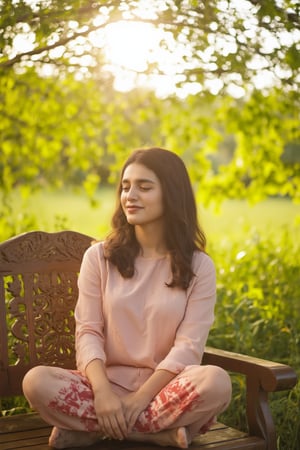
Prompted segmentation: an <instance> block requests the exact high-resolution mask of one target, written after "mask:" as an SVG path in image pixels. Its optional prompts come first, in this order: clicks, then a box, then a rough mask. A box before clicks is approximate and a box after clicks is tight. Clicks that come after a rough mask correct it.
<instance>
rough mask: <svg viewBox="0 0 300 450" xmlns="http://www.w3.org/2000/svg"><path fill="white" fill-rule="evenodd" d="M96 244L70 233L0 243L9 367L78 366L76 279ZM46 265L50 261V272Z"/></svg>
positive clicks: (1, 306) (0, 306)
mask: <svg viewBox="0 0 300 450" xmlns="http://www.w3.org/2000/svg"><path fill="white" fill-rule="evenodd" d="M91 240H92V239H91V238H90V237H88V236H85V235H82V234H79V233H75V232H70V231H68V232H60V233H51V234H50V233H43V232H32V233H27V234H24V235H21V236H18V237H16V238H13V239H10V240H9V241H6V242H5V243H3V244H0V276H1V277H2V283H1V284H2V294H1V297H2V298H0V316H1V315H2V316H5V317H6V327H7V330H6V331H7V333H6V335H7V340H8V348H7V349H6V352H8V353H7V354H6V357H4V354H3V355H0V356H1V359H3V360H4V361H5V360H6V361H8V363H9V365H10V366H12V365H13V366H15V367H27V368H29V367H32V366H34V365H37V364H47V365H59V366H61V367H70V366H71V365H73V367H74V360H75V351H74V329H75V324H74V307H75V304H76V301H77V295H78V288H77V275H78V271H79V268H80V264H81V260H82V256H83V253H84V252H85V250H86V249H87V248H88V247H89V246H90V244H91ZM41 262H47V263H48V262H51V270H50V269H48V264H46V265H45V264H41ZM63 262H66V265H65V266H64V265H63V264H62V263H63ZM70 262H72V270H69V268H68V267H69V266H68V264H69V263H70ZM29 263H30V270H28V265H29ZM8 264H11V265H12V266H11V267H13V269H12V270H11V271H10V272H9V273H8V272H5V265H6V266H7V265H8ZM73 267H74V269H73ZM1 311H2V313H1ZM0 337H1V336H0ZM3 348H4V346H3ZM0 349H1V342H0ZM2 353H4V350H2ZM4 365H5V364H4Z"/></svg>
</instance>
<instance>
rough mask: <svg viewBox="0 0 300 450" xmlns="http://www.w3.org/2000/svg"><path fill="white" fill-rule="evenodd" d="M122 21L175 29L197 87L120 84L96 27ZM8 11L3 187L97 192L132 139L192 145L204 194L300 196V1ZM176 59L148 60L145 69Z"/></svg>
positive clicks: (4, 4) (49, 5)
mask: <svg viewBox="0 0 300 450" xmlns="http://www.w3.org/2000/svg"><path fill="white" fill-rule="evenodd" d="M121 20H126V21H129V22H130V21H133V22H137V21H138V22H143V23H145V24H146V23H147V24H149V25H151V26H152V27H155V28H157V29H158V30H164V31H165V33H164V34H161V42H160V45H161V47H162V48H163V49H165V51H169V52H170V53H171V54H172V53H173V55H178V56H176V58H177V60H176V63H174V65H173V68H172V70H173V71H174V73H176V75H177V78H176V80H177V84H178V87H181V88H183V87H187V88H190V90H194V91H193V92H194V94H190V95H189V96H188V97H185V98H184V99H182V98H178V97H177V96H176V95H174V96H168V98H165V99H159V98H157V97H156V96H155V95H154V94H153V93H152V92H149V91H147V90H145V89H144V90H142V91H141V90H139V91H133V92H129V93H118V92H115V91H114V90H113V77H112V74H111V73H110V71H109V66H108V61H107V58H106V56H105V53H104V51H103V48H102V47H103V40H102V37H101V36H102V35H101V34H99V33H101V31H103V30H105V27H107V26H108V25H109V24H112V23H114V22H119V21H121ZM0 23H1V26H0V98H1V102H0V118H1V120H0V131H1V134H0V145H1V147H0V148H1V154H2V157H1V160H0V177H1V187H2V189H3V191H5V192H10V191H11V190H12V189H13V188H14V187H15V186H16V185H20V186H21V187H22V188H23V190H24V191H26V190H27V189H28V187H30V188H32V187H33V186H35V185H41V184H42V183H43V182H50V183H52V184H55V183H61V182H62V180H63V181H77V182H78V181H79V182H82V183H84V184H85V186H86V189H87V191H88V192H89V193H90V194H92V192H93V189H94V188H95V187H96V185H97V184H98V182H99V180H100V179H101V177H102V179H103V177H106V176H107V168H108V169H109V170H110V172H111V176H113V174H114V170H115V169H117V168H118V167H119V164H120V162H121V161H123V158H124V155H127V153H128V150H129V149H130V148H132V147H137V146H141V145H152V144H155V145H164V146H166V147H168V148H171V149H172V150H174V151H176V152H178V153H180V154H182V156H183V157H184V158H185V160H186V161H187V163H188V165H189V167H190V170H191V174H192V176H193V178H194V180H195V182H200V186H201V189H199V192H200V193H201V195H202V197H203V199H204V200H206V201H207V202H209V201H211V200H212V199H214V200H222V199H223V198H225V197H236V196H242V197H247V198H250V199H252V200H254V201H256V200H259V199H261V198H262V197H263V196H266V195H278V194H280V195H289V196H291V197H292V198H294V199H295V200H297V199H298V200H299V199H300V193H299V186H300V156H299V153H300V152H299V142H300V131H299V106H300V105H299V103H300V102H299V79H300V77H299V65H300V56H299V55H300V52H299V50H300V49H299V41H300V39H299V38H300V30H299V28H300V26H299V24H300V19H299V3H298V2H297V1H296V0H295V1H288V0H281V1H279V0H265V1H263V2H259V1H256V0H241V1H233V0H228V1H225V0H213V1H210V2H205V1H199V0H196V1H195V0H165V1H160V0H151V1H144V0H129V1H115V0H111V1H92V0H44V1H38V0H31V1H29V0H2V1H1V0H0ZM145 26H146V25H145ZM141 39H143V36H141ZM120 40H122V36H120ZM20 43H22V45H20ZM128 51H129V52H130V49H128ZM166 70H170V69H169V68H166V67H165V66H164V64H163V63H162V62H161V61H160V62H156V61H153V60H151V59H150V60H149V61H148V65H147V68H145V70H144V71H143V72H145V73H146V74H148V75H149V76H153V75H155V76H162V77H163V76H164V75H165V71H166ZM140 75H143V74H140ZM178 92H180V91H178Z"/></svg>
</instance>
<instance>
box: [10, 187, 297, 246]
mask: <svg viewBox="0 0 300 450" xmlns="http://www.w3.org/2000/svg"><path fill="white" fill-rule="evenodd" d="M96 199H97V201H98V204H97V205H96V206H94V207H93V206H92V205H91V204H90V202H89V200H88V199H87V197H86V195H85V194H84V192H83V191H77V192H75V191H72V190H69V189H67V190H60V191H45V192H44V191H43V192H38V193H35V194H33V195H31V196H30V198H29V199H27V200H26V202H25V203H24V202H22V200H21V198H20V196H19V195H18V194H17V193H16V195H15V199H14V205H15V210H16V211H18V214H24V213H34V214H35V215H36V216H37V217H38V223H37V226H38V228H39V229H41V230H45V231H57V230H59V229H61V228H68V229H73V230H76V231H80V232H82V233H87V234H90V235H92V236H94V237H96V238H102V237H103V236H105V234H106V233H107V231H108V230H109V226H110V219H111V215H112V212H113V210H114V207H115V191H114V189H109V188H103V189H100V190H99V191H98V192H97V195H96ZM199 214H200V221H201V224H202V226H203V227H204V230H205V232H206V234H207V236H208V239H209V240H213V241H215V240H218V241H220V240H228V239H233V238H234V240H237V239H239V238H242V239H245V236H247V234H253V233H254V232H255V231H257V232H259V233H263V234H265V233H267V234H268V235H273V234H274V235H276V234H277V233H278V232H279V231H280V230H282V229H283V228H287V229H288V231H289V233H293V234H294V235H295V239H296V240H297V241H298V242H300V232H299V227H300V205H295V204H293V203H292V202H291V201H289V200H285V199H269V200H266V201H264V202H261V203H258V204H256V205H254V206H250V205H249V204H248V203H247V202H246V201H238V200H230V201H226V202H224V204H223V205H222V206H221V207H220V211H219V212H218V213H216V212H214V211H212V210H210V209H204V208H202V207H201V206H199ZM296 224H297V225H296Z"/></svg>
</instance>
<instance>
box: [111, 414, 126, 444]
mask: <svg viewBox="0 0 300 450" xmlns="http://www.w3.org/2000/svg"><path fill="white" fill-rule="evenodd" d="M110 423H111V429H112V432H113V434H112V437H113V438H114V439H119V440H123V439H124V438H125V437H126V434H127V427H126V426H125V428H124V425H122V418H119V419H118V417H117V416H114V417H111V418H110ZM124 423H125V421H124Z"/></svg>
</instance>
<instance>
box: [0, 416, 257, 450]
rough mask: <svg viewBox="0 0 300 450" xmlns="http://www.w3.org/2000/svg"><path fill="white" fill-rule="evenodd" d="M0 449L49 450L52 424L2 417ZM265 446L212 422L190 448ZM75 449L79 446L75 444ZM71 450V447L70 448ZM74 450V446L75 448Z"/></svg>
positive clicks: (93, 449) (107, 444)
mask: <svg viewBox="0 0 300 450" xmlns="http://www.w3.org/2000/svg"><path fill="white" fill-rule="evenodd" d="M0 423H1V429H0V448H1V450H19V449H20V450H21V449H24V450H37V449H39V450H49V447H48V445H47V442H48V437H49V434H50V432H51V427H50V426H49V425H48V424H46V423H45V422H44V421H43V420H42V419H41V418H40V416H39V415H38V414H36V413H30V414H20V415H17V416H9V417H4V418H2V419H1V422H0ZM241 447H242V448H243V449H245V450H246V449H257V450H259V449H261V450H263V449H265V448H266V447H265V443H264V441H263V440H262V439H259V438H256V437H249V436H247V435H246V434H245V433H243V432H241V431H238V430H235V429H233V428H230V427H227V426H226V425H223V424H221V423H217V424H215V425H214V426H213V427H212V429H211V430H210V431H208V432H207V433H206V434H205V435H201V436H198V437H197V438H196V439H195V440H194V441H193V443H192V444H191V448H192V449H193V450H196V449H198V448H199V449H201V450H206V449H221V448H222V449H224V450H231V449H235V448H241ZM76 449H77V450H78V449H79V447H76ZM88 449H89V450H117V449H119V450H121V449H126V450H130V449H134V450H142V449H143V450H145V449H147V450H157V449H158V447H157V446H154V445H151V444H147V443H143V444H141V443H140V442H130V441H124V442H119V441H113V440H104V441H102V442H101V443H97V444H95V445H92V446H90V447H88ZM70 450H71V449H70ZM74 450H75V448H74Z"/></svg>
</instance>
